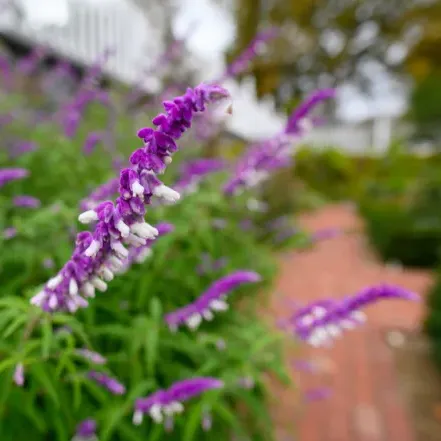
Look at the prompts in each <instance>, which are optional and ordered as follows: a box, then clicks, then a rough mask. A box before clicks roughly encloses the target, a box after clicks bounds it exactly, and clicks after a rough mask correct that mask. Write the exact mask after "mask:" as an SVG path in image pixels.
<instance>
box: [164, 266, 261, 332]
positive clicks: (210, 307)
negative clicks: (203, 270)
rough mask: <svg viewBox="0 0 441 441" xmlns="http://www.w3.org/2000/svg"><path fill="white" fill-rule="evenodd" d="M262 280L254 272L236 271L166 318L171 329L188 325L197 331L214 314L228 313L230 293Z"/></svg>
mask: <svg viewBox="0 0 441 441" xmlns="http://www.w3.org/2000/svg"><path fill="white" fill-rule="evenodd" d="M261 279H262V278H261V277H260V275H259V274H257V273H255V272H253V271H236V272H234V273H231V274H229V275H228V276H225V277H222V278H221V279H219V280H217V281H216V282H214V283H213V284H212V285H211V286H210V287H209V288H208V289H207V290H206V291H205V292H204V293H203V294H202V295H201V296H200V297H199V298H197V299H196V300H195V301H194V302H192V303H190V304H188V305H186V306H184V307H183V308H180V309H177V310H176V311H173V312H171V313H169V314H167V315H166V316H165V321H166V323H167V324H168V326H169V327H170V329H172V330H175V329H177V327H178V326H179V325H182V324H184V323H185V324H187V326H188V327H189V328H190V329H196V328H197V327H198V326H199V325H200V324H201V322H202V320H203V319H205V320H212V319H213V312H215V311H219V312H220V311H226V310H227V309H228V304H227V303H226V302H225V298H226V296H227V295H228V294H230V292H231V291H232V290H233V289H235V288H237V287H239V286H240V285H242V284H244V283H256V282H259V281H260V280H261Z"/></svg>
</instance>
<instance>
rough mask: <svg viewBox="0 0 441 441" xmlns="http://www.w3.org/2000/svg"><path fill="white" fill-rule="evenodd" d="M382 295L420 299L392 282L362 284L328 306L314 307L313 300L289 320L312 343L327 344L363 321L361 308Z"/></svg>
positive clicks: (393, 297) (388, 297)
mask: <svg viewBox="0 0 441 441" xmlns="http://www.w3.org/2000/svg"><path fill="white" fill-rule="evenodd" d="M382 299H401V300H408V301H419V300H420V297H419V296H418V295H417V294H415V293H413V292H411V291H408V290H406V289H404V288H400V287H397V286H392V285H380V286H374V287H369V288H365V289H363V290H362V291H360V292H358V293H357V294H355V295H353V296H348V297H346V298H344V299H342V300H335V301H334V302H333V304H332V303H328V304H327V306H325V304H322V305H321V306H319V307H318V308H317V304H318V303H315V305H314V306H313V308H311V313H306V314H300V315H298V317H297V318H294V319H293V320H292V323H293V324H294V325H295V331H294V332H295V334H296V335H297V336H298V337H299V338H300V339H302V340H304V341H306V342H308V343H309V344H311V345H312V346H315V347H317V346H323V345H329V344H330V342H331V341H332V340H333V339H334V338H336V337H339V336H340V335H341V334H342V332H343V330H349V329H353V328H355V327H356V326H357V325H359V324H362V323H364V322H365V321H366V316H365V314H364V313H363V312H362V311H361V308H364V307H366V306H368V305H370V304H373V303H375V302H377V301H379V300H382ZM324 302H329V301H324ZM323 306H324V307H323ZM306 308H308V307H305V309H306Z"/></svg>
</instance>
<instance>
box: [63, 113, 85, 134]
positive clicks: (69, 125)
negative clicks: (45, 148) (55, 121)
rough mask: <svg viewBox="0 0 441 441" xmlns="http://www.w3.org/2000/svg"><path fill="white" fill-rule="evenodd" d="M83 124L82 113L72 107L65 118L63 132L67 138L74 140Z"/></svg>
mask: <svg viewBox="0 0 441 441" xmlns="http://www.w3.org/2000/svg"><path fill="white" fill-rule="evenodd" d="M80 123H81V112H80V111H79V110H78V109H77V108H75V107H72V108H71V109H69V110H68V111H67V113H66V114H65V115H64V116H63V121H62V125H63V130H64V134H65V136H66V137H67V138H73V137H74V136H75V135H76V133H77V131H78V128H79V127H80Z"/></svg>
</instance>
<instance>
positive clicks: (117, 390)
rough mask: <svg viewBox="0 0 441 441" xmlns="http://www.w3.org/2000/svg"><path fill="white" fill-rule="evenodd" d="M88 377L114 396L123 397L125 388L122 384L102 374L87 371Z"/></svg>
mask: <svg viewBox="0 0 441 441" xmlns="http://www.w3.org/2000/svg"><path fill="white" fill-rule="evenodd" d="M88 377H89V378H90V379H92V380H95V381H96V382H97V383H98V384H99V385H100V386H103V387H104V388H106V389H107V390H108V391H110V392H112V394H114V395H124V394H125V393H126V388H125V386H124V385H123V384H121V383H120V382H119V381H117V380H115V378H112V377H109V376H108V375H106V374H103V373H102V372H97V371H89V373H88Z"/></svg>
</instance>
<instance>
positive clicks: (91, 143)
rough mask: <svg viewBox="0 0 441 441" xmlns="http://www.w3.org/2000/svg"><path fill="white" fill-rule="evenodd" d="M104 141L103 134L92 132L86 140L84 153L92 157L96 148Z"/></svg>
mask: <svg viewBox="0 0 441 441" xmlns="http://www.w3.org/2000/svg"><path fill="white" fill-rule="evenodd" d="M102 139H103V134H102V133H100V132H91V133H89V136H88V137H87V138H86V141H85V142H84V146H83V153H84V154H85V155H90V154H91V153H92V152H93V151H94V150H95V147H96V146H97V145H98V144H99V142H100V141H101V140H102Z"/></svg>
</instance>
